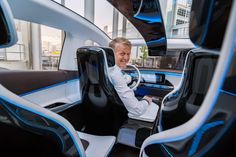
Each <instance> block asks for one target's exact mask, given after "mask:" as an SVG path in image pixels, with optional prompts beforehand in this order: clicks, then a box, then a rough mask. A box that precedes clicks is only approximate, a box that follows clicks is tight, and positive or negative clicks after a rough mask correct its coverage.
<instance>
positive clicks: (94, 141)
mask: <svg viewBox="0 0 236 157" xmlns="http://www.w3.org/2000/svg"><path fill="white" fill-rule="evenodd" d="M78 134H79V137H80V138H81V139H83V140H85V141H87V142H88V147H87V148H85V154H86V156H88V157H105V156H107V155H108V154H109V152H110V151H111V149H112V147H113V145H114V144H115V141H116V138H115V137H114V136H96V135H90V134H86V133H83V132H79V131H78Z"/></svg>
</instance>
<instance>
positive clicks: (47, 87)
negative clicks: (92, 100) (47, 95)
mask: <svg viewBox="0 0 236 157" xmlns="http://www.w3.org/2000/svg"><path fill="white" fill-rule="evenodd" d="M78 80H79V78H77V79H73V80H68V81H64V82H60V83H57V84H53V85H49V86H46V87H43V88H39V89H36V90H33V91H30V92H27V93H23V94H20V95H19V96H21V97H22V96H26V95H29V94H33V93H36V92H39V91H42V90H46V89H49V88H53V87H56V86H60V85H63V84H66V83H71V82H75V81H78Z"/></svg>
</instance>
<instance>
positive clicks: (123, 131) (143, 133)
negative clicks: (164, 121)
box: [117, 103, 160, 148]
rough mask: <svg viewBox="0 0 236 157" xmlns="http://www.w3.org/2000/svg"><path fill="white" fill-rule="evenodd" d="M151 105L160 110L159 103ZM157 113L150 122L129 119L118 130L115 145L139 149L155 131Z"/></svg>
mask: <svg viewBox="0 0 236 157" xmlns="http://www.w3.org/2000/svg"><path fill="white" fill-rule="evenodd" d="M153 104H155V105H158V106H157V108H160V107H159V105H160V103H159V104H156V103H153ZM159 112H160V110H158V111H157V113H155V119H154V120H153V121H152V122H150V121H143V120H137V119H132V118H129V119H128V120H127V121H126V122H125V123H124V124H123V125H122V126H121V128H120V129H119V133H118V136H117V143H121V144H124V145H128V146H131V147H135V148H140V147H141V145H142V143H143V141H144V140H145V139H146V138H147V137H149V136H150V135H152V134H153V133H155V132H156V131H157V130H156V129H157V124H158V121H159Z"/></svg>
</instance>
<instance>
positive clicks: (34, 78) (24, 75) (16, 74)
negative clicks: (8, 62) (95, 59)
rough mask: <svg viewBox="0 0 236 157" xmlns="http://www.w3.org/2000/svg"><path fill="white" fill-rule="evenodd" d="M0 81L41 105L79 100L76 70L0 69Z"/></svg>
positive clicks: (54, 104)
mask: <svg viewBox="0 0 236 157" xmlns="http://www.w3.org/2000/svg"><path fill="white" fill-rule="evenodd" d="M0 83H1V84H2V85H3V86H4V87H6V88H7V89H8V90H10V91H12V92H14V93H15V94H18V95H19V96H21V97H23V98H25V99H26V100H29V101H31V102H33V103H36V104H38V105H40V106H42V107H50V106H51V107H58V106H61V105H68V104H72V103H75V102H78V101H80V100H81V96H80V86H79V77H78V73H77V71H1V72H0Z"/></svg>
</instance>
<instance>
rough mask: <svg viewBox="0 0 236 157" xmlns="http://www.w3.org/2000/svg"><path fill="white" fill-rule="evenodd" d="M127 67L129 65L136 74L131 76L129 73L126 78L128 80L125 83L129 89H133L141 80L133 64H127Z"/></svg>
mask: <svg viewBox="0 0 236 157" xmlns="http://www.w3.org/2000/svg"><path fill="white" fill-rule="evenodd" d="M127 67H131V68H133V69H134V70H135V71H136V72H137V76H136V75H132V76H130V75H129V77H130V78H128V79H127V80H128V81H127V84H128V86H129V87H130V89H132V90H135V89H136V88H137V87H138V85H139V83H140V80H141V74H140V71H139V69H138V68H137V67H136V66H135V65H131V64H128V65H127Z"/></svg>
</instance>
